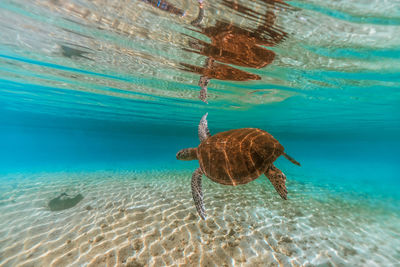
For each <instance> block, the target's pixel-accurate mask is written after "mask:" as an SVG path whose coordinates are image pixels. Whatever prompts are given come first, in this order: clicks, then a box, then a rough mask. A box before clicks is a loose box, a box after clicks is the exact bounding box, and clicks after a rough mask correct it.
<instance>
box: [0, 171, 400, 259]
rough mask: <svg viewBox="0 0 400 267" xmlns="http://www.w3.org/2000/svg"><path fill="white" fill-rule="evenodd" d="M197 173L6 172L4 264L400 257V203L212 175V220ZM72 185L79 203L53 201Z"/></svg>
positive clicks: (0, 195) (207, 192)
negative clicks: (394, 206)
mask: <svg viewBox="0 0 400 267" xmlns="http://www.w3.org/2000/svg"><path fill="white" fill-rule="evenodd" d="M190 178H191V172H189V171H170V170H160V171H146V172H135V171H96V172H55V173H34V174H26V173H19V174H8V175H6V176H2V177H1V178H0V181H1V185H0V266H396V264H398V263H399V260H400V216H399V215H398V214H396V213H395V212H390V211H384V210H382V209H380V208H376V207H369V206H367V205H365V204H363V202H362V201H360V202H357V201H352V202H351V203H350V202H349V201H347V202H346V201H344V200H342V199H341V198H340V197H331V196H329V194H328V193H327V192H325V191H324V190H323V189H320V190H319V189H315V188H313V189H312V190H310V185H306V184H301V183H298V182H293V181H292V182H291V181H288V191H289V195H288V197H289V200H287V201H284V200H282V199H281V198H280V197H279V195H278V194H277V193H276V192H275V190H274V189H273V187H272V186H271V185H270V184H269V182H267V180H266V178H265V177H262V178H260V179H258V180H256V181H254V182H252V183H250V184H247V185H243V186H238V187H229V186H222V185H219V184H215V183H214V182H212V181H210V180H208V179H207V178H205V177H203V191H204V197H205V206H206V211H207V215H208V217H207V220H205V221H202V220H201V219H200V218H199V216H198V215H197V213H196V210H195V207H194V205H193V201H192V198H191V192H190ZM311 191H312V192H313V193H307V192H311ZM63 192H66V193H68V194H69V195H74V194H77V193H81V194H82V195H83V197H84V199H83V200H82V201H81V202H80V203H78V204H77V205H76V206H75V207H73V208H70V209H66V210H63V211H56V212H54V211H50V210H49V208H48V207H47V204H48V202H49V201H50V200H51V199H52V198H54V197H57V196H58V195H60V194H61V193H63ZM315 192H319V193H315ZM316 194H317V195H319V196H318V197H315V195H316ZM397 266H398V265H397Z"/></svg>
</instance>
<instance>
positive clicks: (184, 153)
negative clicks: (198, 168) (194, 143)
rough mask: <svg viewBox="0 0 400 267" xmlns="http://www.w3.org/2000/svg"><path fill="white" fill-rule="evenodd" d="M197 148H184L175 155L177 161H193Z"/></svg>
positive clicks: (195, 157)
mask: <svg viewBox="0 0 400 267" xmlns="http://www.w3.org/2000/svg"><path fill="white" fill-rule="evenodd" d="M196 150H197V148H185V149H182V150H180V151H179V152H178V153H176V158H177V159H179V160H195V159H197V151H196Z"/></svg>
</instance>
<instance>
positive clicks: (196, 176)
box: [192, 168, 206, 220]
mask: <svg viewBox="0 0 400 267" xmlns="http://www.w3.org/2000/svg"><path fill="white" fill-rule="evenodd" d="M202 175H203V172H202V171H201V169H200V168H197V169H196V170H195V171H194V173H193V175H192V196H193V200H194V204H195V205H196V210H197V212H198V213H199V215H200V217H201V218H202V219H203V220H205V219H206V212H205V209H204V202H203V191H202V189H201V176H202Z"/></svg>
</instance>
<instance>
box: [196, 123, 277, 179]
mask: <svg viewBox="0 0 400 267" xmlns="http://www.w3.org/2000/svg"><path fill="white" fill-rule="evenodd" d="M283 151H284V148H283V146H282V145H281V144H280V143H279V142H278V141H277V140H276V139H275V138H274V137H273V136H272V135H270V134H269V133H267V132H266V131H263V130H260V129H255V128H242V129H235V130H230V131H226V132H221V133H218V134H216V135H214V136H211V137H209V138H207V139H206V140H204V141H203V142H202V143H201V144H200V145H199V147H198V148H197V158H198V160H199V163H200V168H201V169H202V171H203V172H204V174H205V175H206V176H207V177H208V178H210V179H211V180H213V181H214V182H217V183H220V184H224V185H238V184H246V183H248V182H251V181H253V180H254V179H256V178H257V177H259V176H260V175H261V174H263V173H264V172H265V171H266V170H267V168H268V166H269V165H271V164H272V163H273V162H274V161H275V160H276V159H277V158H278V157H279V156H280V155H282V153H283Z"/></svg>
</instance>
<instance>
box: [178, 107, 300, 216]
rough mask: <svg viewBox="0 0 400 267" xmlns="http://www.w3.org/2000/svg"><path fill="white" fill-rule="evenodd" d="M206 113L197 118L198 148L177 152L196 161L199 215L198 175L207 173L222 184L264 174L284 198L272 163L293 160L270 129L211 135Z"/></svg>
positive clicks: (280, 178)
mask: <svg viewBox="0 0 400 267" xmlns="http://www.w3.org/2000/svg"><path fill="white" fill-rule="evenodd" d="M207 114H208V113H206V114H205V115H204V116H203V117H202V118H201V120H200V124H199V128H198V131H199V138H200V145H199V146H198V147H197V148H185V149H182V150H180V151H179V152H178V153H177V154H176V158H177V159H179V160H195V159H197V160H198V161H199V164H200V167H199V168H197V169H196V170H195V171H194V173H193V175H192V195H193V199H194V203H195V205H196V209H197V212H198V213H199V215H200V217H201V218H202V219H203V220H204V219H205V209H204V203H203V192H202V189H201V177H202V175H203V174H204V175H206V176H207V177H208V178H210V179H211V180H213V181H214V182H217V183H220V184H223V185H233V186H235V185H240V184H247V183H249V182H251V181H253V180H255V179H257V178H258V177H259V176H260V175H261V174H263V173H264V174H265V176H267V178H268V179H269V180H270V181H271V183H272V185H273V186H274V187H275V189H276V191H277V192H278V193H279V195H280V196H281V197H282V198H283V199H287V190H286V185H285V182H286V176H285V174H284V173H283V172H282V171H281V170H279V169H278V168H277V167H275V166H274V164H273V163H274V161H275V160H276V159H277V158H278V157H279V156H281V155H282V156H284V157H285V158H287V159H288V160H290V161H291V162H292V163H294V164H296V165H299V166H300V163H298V162H297V161H296V160H294V159H293V158H292V157H290V156H289V155H287V154H286V153H285V152H284V148H283V146H282V145H281V144H280V143H279V142H278V141H277V140H276V139H275V138H274V137H273V136H272V135H271V134H269V133H267V132H266V131H263V130H261V129H257V128H241V129H234V130H230V131H226V132H221V133H217V134H216V135H214V136H211V134H210V132H209V130H208V126H207Z"/></svg>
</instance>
